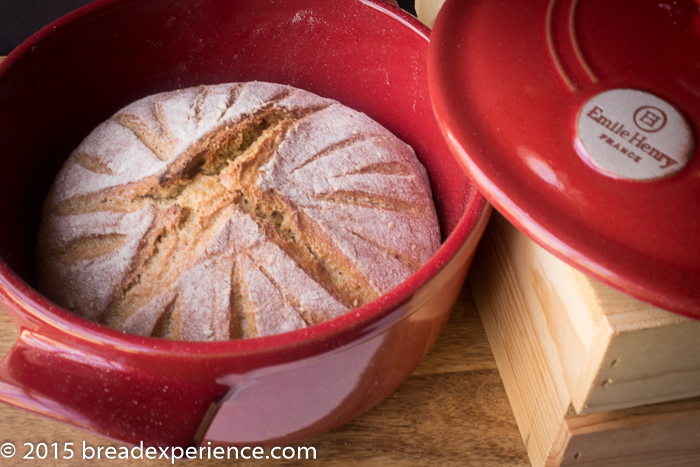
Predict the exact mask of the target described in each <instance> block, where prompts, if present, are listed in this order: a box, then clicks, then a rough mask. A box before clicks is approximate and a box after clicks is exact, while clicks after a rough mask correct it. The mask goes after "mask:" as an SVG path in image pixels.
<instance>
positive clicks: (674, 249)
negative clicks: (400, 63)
mask: <svg viewBox="0 0 700 467" xmlns="http://www.w3.org/2000/svg"><path fill="white" fill-rule="evenodd" d="M428 71H429V80H430V81H429V82H430V86H431V89H430V92H431V97H432V99H433V105H434V109H435V113H436V115H437V117H438V121H439V122H440V125H441V127H442V130H443V132H444V134H445V137H446V138H447V140H448V143H449V144H450V146H451V147H452V149H453V152H454V153H455V154H456V155H458V157H459V158H460V160H461V161H462V163H463V165H464V167H465V168H466V170H467V171H468V172H469V174H470V175H471V177H472V178H473V180H474V181H475V183H476V184H477V186H478V187H479V189H480V190H481V191H482V192H483V193H484V194H485V195H486V197H487V198H488V199H489V201H491V203H492V204H493V205H494V206H495V207H496V208H497V209H498V210H499V211H501V212H502V213H503V214H504V215H505V216H506V217H507V218H508V219H509V220H510V221H511V222H513V223H514V224H515V225H516V226H517V227H518V228H520V229H521V230H523V231H524V232H525V233H526V234H528V235H529V236H530V237H531V238H533V239H534V240H535V241H536V242H537V243H539V244H540V245H542V246H544V247H545V248H546V249H547V250H549V251H551V252H552V253H554V254H555V255H557V256H558V257H560V258H562V259H563V260H564V261H567V262H568V263H570V264H571V265H573V266H575V267H577V268H578V269H581V270H582V271H584V272H586V273H588V274H590V275H591V276H593V277H595V278H597V279H599V280H601V281H603V282H605V283H607V284H609V285H611V286H613V287H615V288H617V289H619V290H621V291H623V292H625V293H628V294H630V295H633V296H635V297H637V298H639V299H641V300H644V301H647V302H650V303H653V304H654V305H657V306H659V307H662V308H665V309H668V310H671V311H674V312H677V313H680V314H684V315H687V316H691V317H694V318H699V319H700V157H699V155H698V152H700V151H699V150H698V137H699V131H700V11H699V8H698V5H697V4H696V3H695V2H694V1H693V0H675V1H669V2H659V1H658V0H615V1H610V0H586V1H585V2H579V1H577V0H551V1H549V2H544V1H534V0H533V1H521V0H469V1H466V0H447V2H446V3H445V5H444V7H443V9H442V11H441V13H440V15H439V17H438V19H437V22H436V24H435V28H434V29H433V34H432V36H431V45H430V54H429V64H428Z"/></svg>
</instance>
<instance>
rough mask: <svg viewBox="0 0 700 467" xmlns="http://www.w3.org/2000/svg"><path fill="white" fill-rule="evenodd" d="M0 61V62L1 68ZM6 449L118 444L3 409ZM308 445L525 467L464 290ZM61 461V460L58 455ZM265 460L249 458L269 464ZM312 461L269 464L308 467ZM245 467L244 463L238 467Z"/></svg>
mask: <svg viewBox="0 0 700 467" xmlns="http://www.w3.org/2000/svg"><path fill="white" fill-rule="evenodd" d="M2 59H3V57H0V61H2ZM0 310H1V311H0V356H4V355H5V354H6V353H7V352H8V350H9V349H10V348H11V347H12V345H13V344H14V342H15V341H16V340H17V331H16V329H15V327H14V324H13V323H12V322H11V321H10V319H9V318H8V317H7V314H6V313H5V312H4V310H2V307H0ZM8 442H10V443H13V444H14V445H15V446H16V447H17V454H16V455H15V456H14V457H13V458H12V459H5V458H2V457H0V466H6V465H18V466H19V465H25V466H29V465H32V466H33V465H37V466H40V465H52V466H62V465H71V466H73V465H87V464H95V461H92V462H91V461H88V460H82V459H80V457H82V452H81V449H76V456H75V458H74V459H71V460H65V461H64V460H61V459H58V460H55V459H53V455H51V456H49V458H46V459H44V460H39V459H35V460H26V459H24V460H23V459H22V457H23V456H24V455H25V454H26V453H27V452H28V447H25V446H24V443H32V444H34V445H36V444H38V443H41V442H44V443H46V444H47V445H50V444H51V443H59V445H61V446H62V445H63V444H64V443H69V442H72V443H73V446H74V447H75V448H77V447H80V446H82V445H83V442H85V444H86V445H87V446H91V447H99V446H110V445H111V446H116V447H119V446H122V445H121V444H119V443H116V442H114V441H111V440H109V439H107V438H104V437H101V436H98V435H95V434H92V433H89V432H86V431H83V430H81V429H77V428H74V427H72V426H69V425H66V424H63V423H61V422H57V421H54V420H50V419H47V418H44V417H42V416H39V415H35V414H32V413H29V412H26V411H24V410H21V409H17V408H14V407H10V406H7V405H4V404H0V445H2V444H4V443H8ZM298 446H313V447H314V448H315V449H316V459H317V460H316V462H318V461H320V462H321V463H322V465H328V466H334V465H348V464H356V465H371V466H388V465H399V466H400V465H407V466H409V465H410V466H413V465H426V464H435V465H440V466H443V465H464V466H470V465H473V466H480V467H488V466H495V465H507V466H527V465H530V464H529V461H528V458H527V453H526V451H525V447H524V445H523V442H522V439H521V438H520V433H519V431H518V428H517V426H516V424H515V419H514V418H513V412H512V411H511V408H510V405H509V404H508V399H507V398H506V394H505V391H504V389H503V383H502V382H501V379H500V377H499V374H498V370H497V368H496V363H495V361H494V359H493V355H492V353H491V349H490V347H489V344H488V341H487V340H486V335H485V333H484V328H483V326H482V325H481V321H480V320H479V314H478V313H477V310H476V306H475V304H474V300H473V299H472V296H471V292H470V291H469V287H468V285H466V284H465V286H464V289H463V290H462V293H461V295H460V298H459V300H458V302H457V304H456V305H455V308H454V311H453V312H452V315H451V317H450V319H449V321H448V322H447V325H446V326H445V329H444V331H443V332H442V334H441V335H440V337H439V338H438V341H437V343H436V344H435V346H434V347H433V349H432V350H431V351H430V353H429V354H428V356H427V357H426V358H425V359H424V360H423V362H422V363H421V364H420V366H419V367H418V368H417V369H416V371H415V372H414V373H413V374H412V375H411V376H410V377H409V378H408V379H407V380H406V381H405V382H404V383H403V384H402V385H401V386H400V387H399V388H398V389H397V390H396V391H395V392H394V393H393V394H392V395H391V396H389V397H388V398H387V399H385V400H384V401H382V402H381V403H379V404H378V405H377V406H376V407H374V408H373V409H371V410H370V411H368V412H367V413H365V414H364V415H361V416H360V417H358V418H356V419H355V420H353V421H352V422H350V423H348V424H347V425H345V426H343V427H341V428H339V429H337V430H334V431H332V432H330V433H327V434H325V435H322V436H318V437H316V438H312V439H309V440H306V441H304V442H302V443H298ZM59 457H61V456H60V455H59ZM231 462H233V461H225V460H194V461H189V462H188V463H187V464H186V465H188V466H193V467H195V466H209V465H222V464H227V463H228V464H230V463H231ZM270 462H271V461H264V460H252V461H251V463H253V464H255V465H258V464H266V463H270ZM310 462H312V461H307V462H304V461H275V464H285V465H305V464H308V463H310ZM97 463H99V464H100V465H115V466H116V465H141V464H143V465H156V466H158V465H170V462H169V461H165V460H161V461H158V460H141V461H134V460H130V461H125V460H121V461H120V460H116V459H115V460H102V461H97ZM243 463H245V462H243Z"/></svg>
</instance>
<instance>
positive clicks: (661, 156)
mask: <svg viewBox="0 0 700 467" xmlns="http://www.w3.org/2000/svg"><path fill="white" fill-rule="evenodd" d="M586 115H587V116H588V117H590V118H591V119H592V120H593V121H595V122H596V123H598V124H599V125H601V126H603V127H605V128H606V129H607V130H608V131H610V132H611V133H613V134H616V135H618V136H619V137H620V138H622V139H623V140H624V141H626V142H628V143H630V144H632V145H633V146H635V147H637V148H638V149H639V150H640V151H642V152H644V153H646V154H648V155H649V156H651V157H653V158H654V159H656V160H657V161H659V162H661V163H662V165H661V167H660V168H661V169H666V168H668V167H671V166H672V165H674V164H677V163H678V161H676V160H675V159H673V158H671V157H670V156H668V155H667V154H665V153H664V152H662V151H660V150H659V149H657V148H655V147H654V146H652V145H651V144H649V143H648V142H647V137H646V136H644V135H642V134H640V133H639V132H637V131H635V132H634V134H633V133H632V132H631V131H629V130H628V129H627V128H626V127H625V125H623V124H622V123H620V122H613V121H612V120H610V119H609V118H607V117H605V115H603V109H601V108H600V107H598V106H597V105H596V106H594V107H593V109H591V111H590V112H588V113H587V114H586ZM600 139H604V140H605V142H606V143H607V144H609V145H610V146H611V147H613V148H614V149H617V150H618V151H620V152H621V153H622V154H624V155H626V156H627V157H629V158H630V159H632V160H633V161H634V162H639V161H640V159H641V156H639V155H637V154H635V153H634V152H633V150H630V149H628V148H626V147H624V146H621V145H620V143H618V142H615V140H614V139H613V138H611V137H609V136H608V135H606V134H605V133H602V134H601V135H600Z"/></svg>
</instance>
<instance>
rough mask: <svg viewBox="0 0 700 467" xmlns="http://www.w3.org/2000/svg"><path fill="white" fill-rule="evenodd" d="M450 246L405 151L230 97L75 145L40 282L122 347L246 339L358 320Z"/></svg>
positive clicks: (295, 108)
mask: <svg viewBox="0 0 700 467" xmlns="http://www.w3.org/2000/svg"><path fill="white" fill-rule="evenodd" d="M439 246H440V232H439V227H438V221H437V216H436V213H435V208H434V205H433V201H432V196H431V192H430V185H429V181H428V177H427V174H426V172H425V169H424V168H423V166H422V165H421V164H420V163H419V161H418V160H417V158H416V156H415V154H414V153H413V150H412V149H411V148H410V147H409V146H408V145H406V144H405V143H403V142H402V141H400V140H399V139H398V138H396V137H395V136H393V135H392V134H391V133H390V132H389V131H387V130H386V129H384V128H383V127H382V126H380V125H379V124H378V123H376V122H374V121H373V120H371V119H370V118H369V117H367V116H366V115H364V114H362V113H360V112H357V111H354V110H352V109H349V108H347V107H345V106H343V105H341V104H339V103H338V102H336V101H333V100H330V99H325V98H321V97H319V96H316V95H314V94H311V93H309V92H306V91H302V90H299V89H295V88H292V87H289V86H283V85H278V84H271V83H262V82H250V83H230V84H221V85H212V86H200V87H195V88H189V89H183V90H178V91H173V92H166V93H161V94H156V95H152V96H149V97H146V98H144V99H141V100H139V101H137V102H134V103H133V104H130V105H128V106H127V107H125V108H123V109H122V110H120V111H119V112H117V114H116V115H114V116H113V117H112V118H110V119H109V120H107V121H106V122H104V123H102V124H101V125H99V126H98V127H97V128H96V129H95V130H94V131H93V132H92V133H91V134H90V135H89V136H88V137H87V138H86V139H85V140H84V141H83V142H82V143H81V144H80V146H79V147H78V148H77V149H76V150H75V151H74V152H73V153H72V154H71V156H70V157H69V158H68V160H67V161H66V163H65V164H64V166H63V168H62V169H61V171H60V172H59V174H58V176H57V178H56V180H55V181H54V184H53V186H52V188H51V190H50V192H49V195H48V197H47V199H46V201H45V204H44V211H43V215H42V220H41V225H40V229H39V237H38V244H37V282H38V287H39V290H40V291H41V292H43V293H44V294H45V295H46V296H47V297H48V298H50V299H51V300H53V301H55V302H56V303H58V304H59V305H61V306H63V307H64V308H67V309H68V310H71V311H73V312H74V313H76V314H78V315H79V316H82V317H84V318H86V319H89V320H92V321H95V322H98V323H102V324H105V325H107V326H110V327H112V328H114V329H118V330H122V331H125V332H129V333H134V334H139V335H145V336H154V337H161V338H168V339H177V340H187V341H214V340H225V339H237V338H248V337H256V336H265V335H272V334H277V333H282V332H287V331H291V330H294V329H299V328H303V327H305V326H309V325H313V324H317V323H320V322H323V321H326V320H328V319H331V318H334V317H336V316H339V315H341V314H343V313H346V312H348V311H349V310H351V309H353V308H356V307H359V306H362V305H364V304H366V303H368V302H370V301H372V300H374V299H375V298H377V297H379V296H380V295H382V294H383V293H385V292H387V291H389V290H390V289H392V288H393V287H395V286H396V285H398V284H399V283H400V282H402V281H403V280H405V279H406V278H408V276H410V275H411V274H412V273H413V272H415V271H416V270H417V269H418V268H419V267H420V266H421V265H422V264H423V263H424V262H425V261H427V260H428V259H429V258H430V256H431V255H432V254H433V253H434V252H435V251H436V250H437V249H438V248H439Z"/></svg>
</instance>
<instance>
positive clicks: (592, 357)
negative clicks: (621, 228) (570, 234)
mask: <svg viewBox="0 0 700 467" xmlns="http://www.w3.org/2000/svg"><path fill="white" fill-rule="evenodd" d="M468 281H469V283H470V286H471V288H472V290H473V291H474V297H475V299H476V303H477V305H478V307H479V312H480V315H481V318H482V320H483V323H484V327H485V329H486V332H487V335H488V338H489V342H490V343H491V345H492V348H493V352H494V356H495V359H496V362H497V363H498V367H499V369H500V372H501V375H502V376H503V381H504V385H505V389H506V392H507V394H508V397H509V400H510V402H511V405H512V408H513V412H514V414H515V418H516V420H517V422H518V426H519V427H520V431H521V433H522V437H523V439H524V441H525V445H526V448H527V450H528V453H529V455H530V459H531V460H532V463H533V465H536V466H541V465H552V466H556V465H600V463H604V464H605V465H649V466H652V465H697V463H696V462H697V459H698V457H699V456H698V454H700V453H699V452H698V451H699V450H700V430H698V426H700V398H697V397H695V396H697V395H698V393H699V391H700V372H699V369H700V358H699V357H698V354H697V351H696V347H697V342H698V341H700V322H698V321H693V320H689V319H686V318H683V317H679V316H676V315H673V314H671V313H668V312H666V311H664V310H660V309H658V308H654V307H652V306H651V305H647V304H644V303H642V302H639V301H638V300H635V299H633V298H631V297H627V296H624V295H623V294H621V293H619V292H617V291H614V290H612V289H610V288H609V287H606V286H604V285H602V284H600V283H598V282H596V281H594V280H593V279H590V278H588V277H586V276H585V275H583V274H581V273H580V272H578V271H576V270H574V269H573V268H571V267H570V266H568V265H567V264H565V263H563V262H562V261H560V260H558V259H556V258H555V257H554V256H552V255H551V254H549V253H547V252H546V251H544V250H543V249H542V248H540V247H539V246H537V245H536V244H535V243H534V242H533V241H531V240H530V239H528V238H527V237H526V236H525V235H524V234H522V233H521V232H519V231H518V230H517V229H516V228H515V227H513V226H512V225H511V224H510V223H508V222H507V221H506V220H505V219H504V218H503V217H502V216H500V215H499V214H497V213H494V214H493V215H492V218H491V222H490V224H489V226H488V227H487V229H486V232H485V234H484V237H483V239H482V242H481V244H480V246H479V249H478V250H477V253H476V257H475V259H474V264H473V266H472V269H471V271H470V274H469V278H468ZM577 398H578V399H577ZM658 402H665V403H661V404H657V405H650V404H656V403H658ZM666 445H667V446H668V447H665V446H666ZM596 463H598V464H596Z"/></svg>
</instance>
